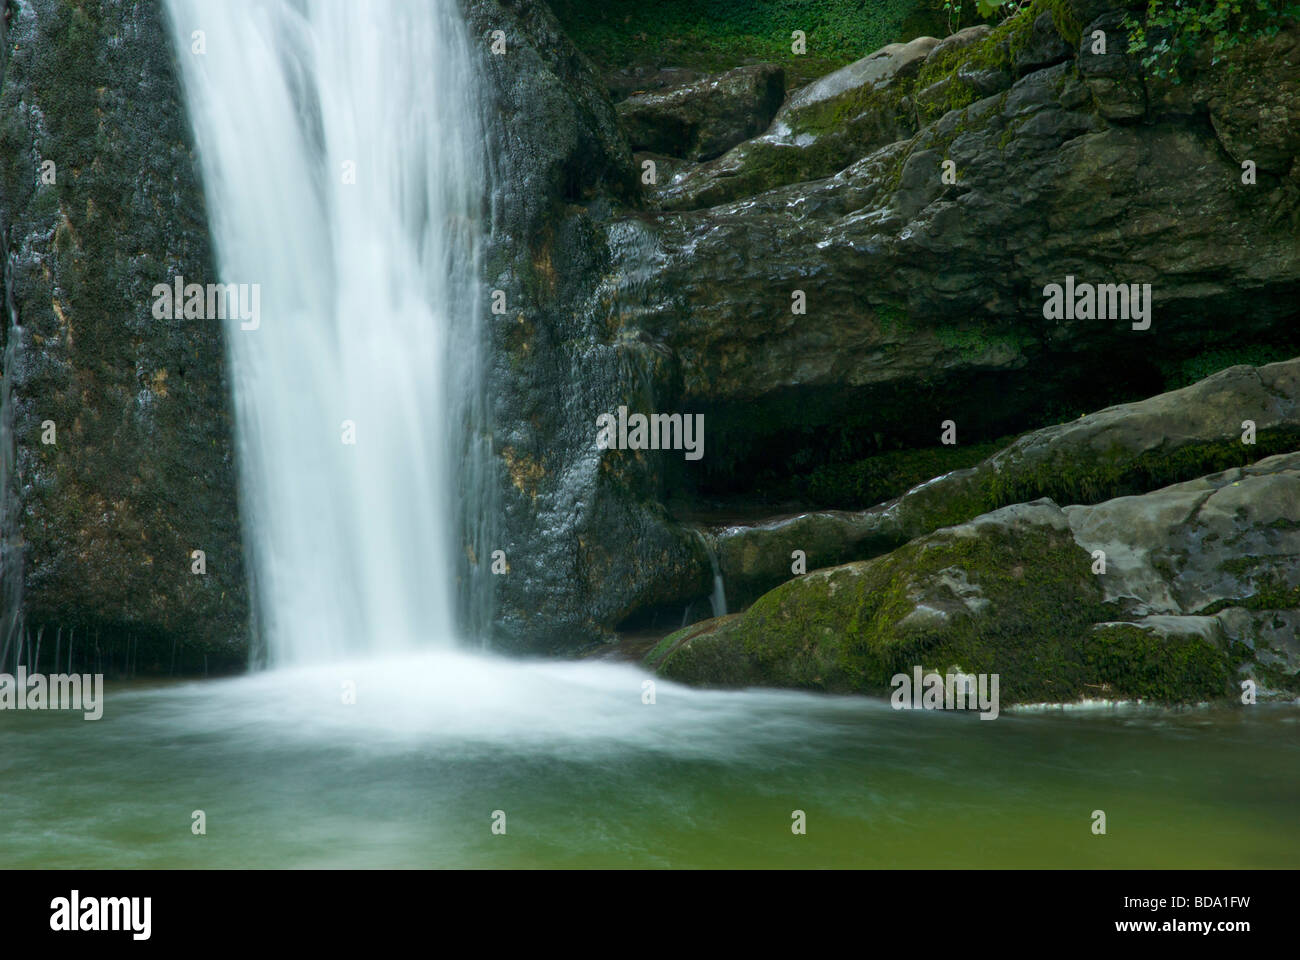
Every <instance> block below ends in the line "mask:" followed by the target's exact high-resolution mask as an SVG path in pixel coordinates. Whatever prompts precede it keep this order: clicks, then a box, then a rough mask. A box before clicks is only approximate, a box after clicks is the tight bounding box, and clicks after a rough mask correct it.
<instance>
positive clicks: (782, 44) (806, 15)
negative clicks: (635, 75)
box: [551, 0, 942, 83]
mask: <svg viewBox="0 0 1300 960" xmlns="http://www.w3.org/2000/svg"><path fill="white" fill-rule="evenodd" d="M551 6H552V9H554V11H555V15H556V17H558V18H559V21H560V23H561V25H562V26H563V27H564V29H565V31H566V32H567V33H568V34H569V37H570V38H571V39H572V40H573V42H574V43H575V44H576V45H577V46H578V47H579V49H581V50H582V51H583V52H584V53H586V54H587V55H588V56H590V57H591V58H592V59H593V60H595V61H596V62H597V63H598V64H599V65H601V66H602V67H605V68H622V67H626V66H630V65H634V64H635V65H641V64H650V65H655V64H658V65H665V66H677V67H689V68H694V69H699V70H706V71H715V70H724V69H729V68H731V67H734V66H737V65H738V64H740V63H742V62H744V61H746V60H765V61H770V62H774V63H780V64H782V65H784V66H785V68H786V70H787V73H788V74H789V75H790V76H791V77H792V79H793V80H794V82H796V83H798V82H802V81H805V80H808V79H811V78H813V77H816V76H820V75H821V74H823V73H827V72H829V71H830V70H834V69H836V68H838V67H841V66H844V65H845V64H848V63H852V62H853V61H854V60H857V59H860V58H862V57H864V56H866V55H867V54H869V53H871V52H872V51H874V50H877V49H879V48H880V47H882V46H884V45H885V44H887V43H891V42H894V41H898V40H910V39H912V36H914V35H916V33H915V32H910V31H916V32H920V33H924V32H929V31H930V30H933V29H935V28H936V25H937V24H938V23H942V19H941V17H939V16H937V14H938V12H939V11H940V10H941V8H942V0H872V2H863V0H771V2H764V3H736V2H734V0H658V2H656V3H651V4H647V3H643V2H642V0H605V2H603V3H599V4H593V3H590V2H589V0H553V2H552V4H551ZM795 30H802V31H803V32H804V33H805V34H806V35H807V43H808V52H807V53H806V54H804V55H797V54H794V53H793V52H792V51H791V42H792V41H791V34H792V33H793V32H794V31H795Z"/></svg>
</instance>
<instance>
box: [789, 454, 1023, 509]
mask: <svg viewBox="0 0 1300 960" xmlns="http://www.w3.org/2000/svg"><path fill="white" fill-rule="evenodd" d="M1010 440H1011V438H1010V437H1003V438H1001V439H998V440H989V441H986V442H984V443H975V444H965V445H955V446H936V447H921V448H918V449H911V450H893V451H890V452H888V453H883V454H879V455H877V456H873V457H866V458H864V459H861V460H857V461H855V462H853V463H845V464H830V465H825V466H821V467H818V468H817V469H816V470H814V471H813V472H812V474H811V476H810V477H809V480H808V496H809V498H810V499H811V500H812V502H813V503H814V504H820V505H826V506H833V507H837V508H839V509H854V508H862V507H869V506H872V505H873V504H877V503H883V502H885V501H886V500H889V499H892V498H893V497H896V496H899V495H900V494H903V493H905V492H906V491H907V490H909V489H910V488H912V487H914V486H916V485H917V484H918V483H924V482H925V481H926V480H932V479H934V478H935V477H940V476H943V475H944V474H946V473H951V472H952V471H953V470H960V469H963V468H965V467H973V466H975V465H976V464H977V463H979V462H980V461H981V460H984V459H985V458H987V457H989V456H992V455H993V454H994V453H996V452H997V451H999V450H1001V449H1003V448H1004V447H1005V446H1006V445H1007V443H1008V442H1009V441H1010Z"/></svg>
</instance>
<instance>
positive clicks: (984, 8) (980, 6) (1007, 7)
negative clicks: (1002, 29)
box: [975, 0, 1031, 20]
mask: <svg viewBox="0 0 1300 960" xmlns="http://www.w3.org/2000/svg"><path fill="white" fill-rule="evenodd" d="M1030 2H1031V0H976V3H975V9H976V10H977V11H978V12H979V15H980V16H981V17H984V18H986V19H987V18H989V17H996V16H1000V17H1002V19H1004V20H1009V19H1011V18H1012V17H1014V16H1015V15H1016V14H1017V13H1019V12H1020V11H1021V9H1022V8H1023V7H1026V6H1028V5H1029V3H1030Z"/></svg>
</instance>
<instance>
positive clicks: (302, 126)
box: [159, 0, 490, 664]
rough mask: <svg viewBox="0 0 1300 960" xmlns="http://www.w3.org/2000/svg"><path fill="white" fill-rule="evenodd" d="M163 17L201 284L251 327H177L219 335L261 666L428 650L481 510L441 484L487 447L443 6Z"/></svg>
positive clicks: (472, 230) (474, 184) (233, 10)
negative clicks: (196, 217) (178, 95)
mask: <svg viewBox="0 0 1300 960" xmlns="http://www.w3.org/2000/svg"><path fill="white" fill-rule="evenodd" d="M167 8H168V14H169V20H170V23H171V29H172V33H173V40H174V44H175V48H176V53H177V58H178V61H179V64H180V70H181V75H182V80H183V86H184V90H185V95H186V99H187V105H188V111H189V116H190V121H191V124H192V126H193V129H194V135H195V141H196V145H197V148H198V156H199V161H200V164H201V170H202V175H203V180H204V187H205V192H206V199H207V218H208V223H209V226H210V229H211V232H212V237H213V241H214V244H215V248H216V257H217V260H218V267H219V273H220V279H221V282H222V283H224V284H248V285H250V288H249V289H250V291H251V290H252V289H253V288H252V286H251V285H253V284H256V285H258V286H257V289H258V290H260V319H258V320H254V321H249V320H248V319H247V317H246V316H235V317H233V318H228V319H225V320H224V321H197V320H188V321H184V322H224V323H225V324H226V341H227V344H228V353H229V363H230V375H231V382H232V390H233V395H234V407H235V420H236V429H237V441H238V453H239V458H240V478H241V510H242V513H243V523H244V535H245V545H246V549H247V551H248V553H249V562H250V566H251V570H252V573H251V579H252V583H253V593H254V603H255V608H256V611H257V612H256V615H257V618H258V624H259V630H260V632H261V635H262V637H263V640H264V642H265V644H266V652H267V654H268V656H269V659H270V661H271V662H272V663H274V664H291V663H299V664H301V663H307V662H313V661H321V660H329V659H333V658H337V657H341V656H356V655H370V654H374V653H382V652H390V651H394V652H395V651H400V650H407V649H412V648H427V647H430V646H450V645H451V644H452V643H453V642H454V639H453V638H454V637H455V636H456V635H457V633H458V631H459V630H460V626H461V625H460V624H458V622H457V621H458V619H463V617H458V616H457V611H458V609H459V610H461V611H462V612H463V611H465V610H466V609H468V605H467V603H466V601H465V600H464V599H463V598H461V597H458V596H457V593H458V591H457V581H458V580H459V581H460V582H461V584H462V585H464V584H467V583H469V582H470V581H471V580H476V579H477V580H481V579H482V578H481V577H476V576H474V575H473V574H474V569H475V568H476V567H481V566H482V565H483V564H485V563H487V562H489V560H490V558H489V557H488V556H486V555H485V554H487V553H490V547H487V546H486V544H485V543H484V542H483V538H484V537H485V536H486V534H485V533H484V530H485V529H486V525H485V521H484V517H485V516H486V515H487V509H486V506H485V505H484V504H483V503H481V502H479V501H478V499H477V498H478V497H479V496H480V494H479V493H478V492H477V489H475V487H476V484H475V483H474V482H470V483H465V482H464V481H462V479H461V478H462V477H469V478H470V479H471V481H473V480H475V479H476V478H477V477H478V476H479V474H480V473H481V469H480V468H481V461H482V458H483V457H484V456H485V455H486V451H485V444H486V442H487V441H486V436H487V434H486V431H485V429H484V427H483V411H484V409H485V404H484V402H483V397H482V375H481V370H482V367H483V364H482V362H481V355H480V350H481V326H480V320H479V318H480V316H481V314H482V311H481V310H480V304H479V299H480V292H479V289H478V287H479V283H478V271H479V250H480V236H481V232H482V229H483V227H482V221H483V219H484V216H485V212H484V211H485V203H484V198H485V194H486V172H485V171H486V162H485V158H484V157H483V155H482V149H483V148H482V144H483V140H484V138H483V136H482V129H483V127H482V114H481V112H480V111H481V104H480V103H479V100H478V97H477V94H476V93H475V81H474V77H475V75H476V70H475V66H476V64H474V63H473V60H472V56H471V47H470V43H469V37H468V33H467V30H466V27H465V25H464V22H463V20H462V18H461V15H460V11H459V9H458V7H457V5H456V2H455V0H422V2H418V3H417V2H410V0H367V2H365V3H358V2H356V0H248V2H232V0H167ZM159 279H160V281H163V282H166V281H167V280H168V279H169V278H166V277H161V278H159ZM254 303H257V301H256V300H254ZM476 464H477V466H476ZM466 487H469V489H465V488H466ZM211 562H212V560H211V559H209V563H211ZM478 619H480V620H481V619H482V617H481V616H479V617H478Z"/></svg>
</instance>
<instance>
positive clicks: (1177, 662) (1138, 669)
mask: <svg viewBox="0 0 1300 960" xmlns="http://www.w3.org/2000/svg"><path fill="white" fill-rule="evenodd" d="M1083 652H1084V664H1085V666H1086V668H1087V670H1088V673H1089V675H1090V676H1091V677H1092V678H1093V680H1092V681H1091V682H1092V683H1095V684H1100V685H1104V686H1105V687H1107V688H1109V691H1108V693H1109V695H1110V696H1111V697H1114V698H1132V697H1136V698H1139V699H1142V700H1156V701H1160V702H1164V703H1179V702H1189V701H1197V700H1210V699H1214V698H1217V697H1222V696H1225V695H1226V694H1227V693H1228V692H1229V687H1228V680H1229V676H1230V671H1229V663H1228V657H1227V656H1226V655H1225V654H1224V653H1223V652H1222V651H1220V650H1219V649H1217V648H1216V647H1214V646H1213V645H1211V644H1209V643H1207V642H1205V641H1204V640H1201V639H1199V638H1197V637H1192V636H1182V637H1159V636H1157V635H1156V634H1155V633H1154V632H1152V631H1149V630H1143V629H1140V628H1138V627H1135V626H1132V625H1130V624H1122V625H1114V624H1108V625H1106V626H1104V627H1100V628H1098V629H1097V630H1095V631H1093V633H1092V635H1091V636H1089V637H1088V639H1087V641H1086V642H1085V643H1084V645H1083Z"/></svg>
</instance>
